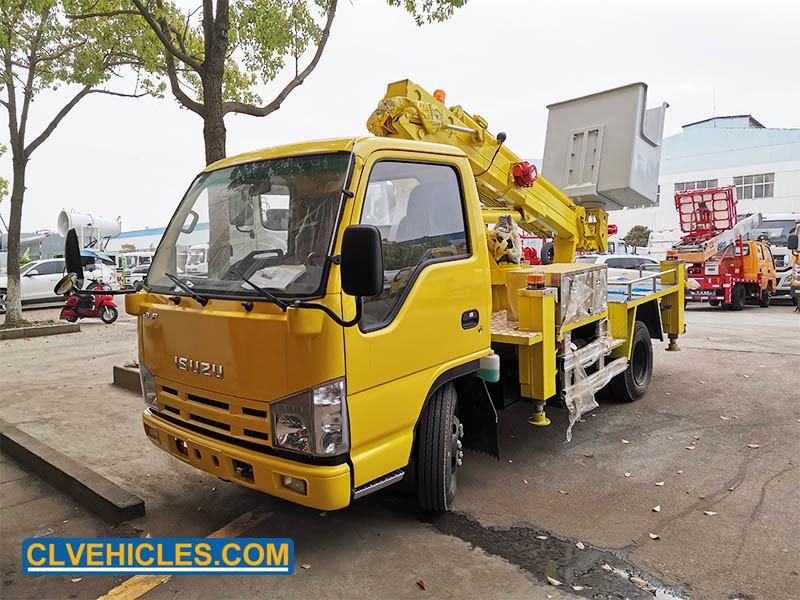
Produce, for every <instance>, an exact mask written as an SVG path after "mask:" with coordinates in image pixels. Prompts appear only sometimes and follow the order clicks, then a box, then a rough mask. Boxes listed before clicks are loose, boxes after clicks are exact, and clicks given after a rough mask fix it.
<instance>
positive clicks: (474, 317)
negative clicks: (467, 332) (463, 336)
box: [461, 308, 480, 329]
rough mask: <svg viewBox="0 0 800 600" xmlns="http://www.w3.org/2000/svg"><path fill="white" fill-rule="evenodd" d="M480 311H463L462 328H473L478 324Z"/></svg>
mask: <svg viewBox="0 0 800 600" xmlns="http://www.w3.org/2000/svg"><path fill="white" fill-rule="evenodd" d="M479 321H480V313H479V312H478V310H477V309H475V308H473V309H471V310H466V311H464V312H463V313H461V329H472V328H473V327H477V326H478V322H479Z"/></svg>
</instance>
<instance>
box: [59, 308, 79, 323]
mask: <svg viewBox="0 0 800 600" xmlns="http://www.w3.org/2000/svg"><path fill="white" fill-rule="evenodd" d="M61 318H62V319H64V320H65V321H67V322H68V323H75V322H76V321H77V320H78V313H76V312H75V311H73V310H71V311H69V312H66V313H65V312H62V313H61Z"/></svg>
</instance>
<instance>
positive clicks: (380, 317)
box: [345, 152, 491, 486]
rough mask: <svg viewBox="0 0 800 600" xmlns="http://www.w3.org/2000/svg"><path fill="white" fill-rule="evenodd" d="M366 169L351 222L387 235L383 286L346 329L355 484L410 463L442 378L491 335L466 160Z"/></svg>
mask: <svg viewBox="0 0 800 600" xmlns="http://www.w3.org/2000/svg"><path fill="white" fill-rule="evenodd" d="M363 173H364V175H363V176H362V178H361V181H360V183H359V190H358V193H357V195H356V197H357V198H359V199H360V200H361V201H360V202H358V203H356V205H355V207H354V208H355V210H354V213H353V217H352V222H353V223H362V224H369V225H374V226H376V227H378V229H379V230H380V232H381V238H382V240H383V261H384V289H383V292H382V293H381V294H379V295H378V296H375V297H370V298H365V299H364V315H363V318H362V321H361V323H360V324H359V326H356V327H351V328H348V329H346V332H345V355H346V373H347V394H348V405H349V410H350V428H351V444H352V452H351V458H352V460H353V464H354V467H355V484H356V486H358V485H361V484H363V483H366V482H368V481H371V480H372V479H375V478H377V477H379V476H381V475H384V474H386V473H387V472H390V471H392V470H393V469H397V468H400V467H402V466H404V465H406V464H407V463H408V460H409V454H410V451H411V443H412V440H413V430H414V425H415V423H416V421H417V418H418V416H419V414H420V411H421V409H422V406H423V404H424V402H425V399H426V397H427V395H428V392H429V391H430V389H431V387H432V386H433V385H434V382H435V381H436V380H437V378H440V380H441V378H442V377H446V375H445V373H446V372H448V371H449V370H451V369H458V368H461V369H467V370H468V369H469V368H471V367H474V366H475V364H476V363H475V361H477V360H478V359H479V358H480V357H481V356H483V355H485V354H487V353H488V352H489V347H490V335H491V334H490V320H491V285H490V280H489V268H488V255H487V253H486V246H485V244H486V242H485V234H484V233H483V223H482V219H481V214H480V207H479V202H478V198H477V191H476V190H475V186H474V185H473V184H472V180H471V177H472V172H471V170H470V169H469V165H468V163H467V162H466V159H464V158H458V157H453V156H440V155H427V154H425V155H421V154H418V153H413V152H407V153H396V152H393V153H391V154H388V153H385V152H380V153H375V154H373V155H371V156H370V157H369V159H368V160H367V162H366V165H365V169H364V171H363ZM465 182H467V183H468V184H469V186H468V187H467V186H465V185H464V183H465ZM345 312H347V313H349V314H352V312H351V311H350V310H346V311H345ZM465 364H466V367H465V366H464V365H465Z"/></svg>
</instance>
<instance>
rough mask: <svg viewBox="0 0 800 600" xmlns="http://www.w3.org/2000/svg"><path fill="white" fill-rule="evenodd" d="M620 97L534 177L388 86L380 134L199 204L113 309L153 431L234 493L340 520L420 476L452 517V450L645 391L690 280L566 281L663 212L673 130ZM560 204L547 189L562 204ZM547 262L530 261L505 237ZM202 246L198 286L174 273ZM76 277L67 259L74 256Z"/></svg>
mask: <svg viewBox="0 0 800 600" xmlns="http://www.w3.org/2000/svg"><path fill="white" fill-rule="evenodd" d="M645 97H646V86H644V84H633V85H630V86H625V87H623V88H618V89H616V90H611V91H609V92H603V93H600V94H595V95H592V96H587V97H584V98H580V99H577V100H572V101H568V102H564V103H560V104H556V105H552V106H550V107H548V108H549V109H550V117H549V123H548V134H547V136H548V139H547V144H546V150H545V158H544V165H543V172H545V173H547V174H548V177H549V179H545V178H544V177H542V176H541V175H539V174H538V173H537V171H536V169H535V167H533V165H530V164H529V163H527V162H525V161H523V160H522V159H521V158H519V157H518V156H516V155H515V154H514V153H512V152H511V151H510V150H508V148H507V147H506V146H505V144H504V142H505V139H506V135H505V134H502V133H501V134H497V135H492V134H490V133H489V131H488V125H487V123H486V121H485V120H484V119H482V118H481V117H479V116H477V115H470V114H469V113H467V112H466V111H464V110H463V109H462V108H460V107H451V108H448V107H446V106H445V104H444V94H443V93H442V92H439V91H437V92H436V93H435V95H430V94H428V93H427V92H425V91H424V90H423V89H422V88H420V87H419V86H417V85H415V84H413V83H411V82H409V81H401V82H397V83H393V84H390V85H389V87H388V90H387V94H386V97H385V98H384V99H383V100H382V101H381V102H380V104H379V106H378V108H377V109H376V111H375V112H374V113H373V115H372V116H371V117H370V119H369V122H368V128H369V129H370V131H371V132H372V133H373V134H375V135H373V136H371V137H357V138H347V139H336V140H327V141H316V142H308V143H299V144H293V145H289V146H282V147H277V148H271V149H267V150H259V151H256V152H252V153H248V154H242V155H239V156H235V157H232V158H227V159H225V160H222V161H220V162H218V163H215V164H212V165H210V166H209V167H208V168H207V169H206V170H205V171H204V172H203V173H201V174H200V175H199V176H198V177H197V178H196V179H195V181H194V182H193V183H192V185H191V186H190V188H189V190H188V191H187V193H186V195H185V197H184V198H183V200H182V201H181V203H180V205H179V206H178V209H177V211H176V213H175V215H174V217H173V218H172V220H171V222H170V224H169V226H168V227H167V229H166V231H165V233H164V236H163V239H162V241H161V243H160V245H159V247H158V250H157V252H156V254H155V256H154V258H153V262H152V266H151V268H150V271H149V273H148V276H147V279H146V282H145V285H144V288H143V289H142V290H140V291H139V292H137V293H133V294H130V295H128V296H127V297H126V310H127V311H128V312H129V313H130V314H132V315H136V316H137V317H138V340H139V369H140V373H141V383H142V392H143V395H144V401H145V410H144V430H145V433H146V435H147V437H148V438H149V439H150V440H151V441H152V442H153V443H154V444H155V445H157V446H159V447H160V448H161V449H162V450H164V451H165V452H168V453H170V454H171V455H173V456H174V457H175V458H177V459H179V460H181V461H184V462H185V463H187V464H189V465H192V466H194V467H196V468H198V469H202V470H203V471H206V472H208V473H211V474H214V475H217V476H219V477H221V478H223V479H225V480H230V481H234V482H236V483H239V484H241V485H243V486H247V487H250V488H255V489H258V490H260V491H262V492H265V493H267V494H271V495H274V496H278V497H280V498H284V499H287V500H290V501H293V502H297V503H299V504H303V505H306V506H310V507H315V508H317V509H326V510H331V509H339V508H343V507H346V506H348V505H349V504H350V503H351V502H352V501H353V500H354V499H357V498H360V497H362V496H364V495H366V494H369V493H371V492H373V491H376V490H378V489H381V488H383V487H385V486H387V485H390V484H393V483H395V482H397V481H399V480H401V479H402V478H403V477H404V476H405V475H407V474H408V475H411V474H413V477H414V480H415V482H416V483H415V485H416V489H417V496H418V500H419V503H420V506H421V507H422V508H423V509H426V510H430V511H443V510H447V509H448V508H449V507H450V506H451V504H452V502H453V498H454V496H455V493H456V477H457V473H458V471H459V468H460V467H461V466H462V463H463V461H464V449H465V448H473V449H477V450H481V451H485V452H488V453H490V454H493V455H496V456H498V458H499V452H500V449H499V444H498V432H497V411H498V410H499V409H502V408H504V407H506V406H508V405H509V404H510V403H512V402H516V401H525V402H529V403H530V406H531V414H530V423H531V424H532V425H546V424H548V423H549V420H548V418H547V416H546V414H545V406H546V404H547V403H548V402H550V403H555V404H557V405H561V406H566V408H567V409H568V411H569V415H570V423H573V422H574V421H575V420H577V418H579V417H580V415H581V414H582V413H583V412H585V411H587V410H591V408H593V407H595V406H596V404H595V403H594V402H595V401H594V396H595V393H597V392H598V391H600V390H601V389H606V390H607V391H608V392H609V393H610V394H613V395H615V396H616V397H618V398H621V399H623V400H629V401H631V400H635V399H637V398H639V397H641V396H642V395H643V394H644V393H645V392H646V390H647V387H648V385H649V383H650V378H651V373H652V367H653V352H652V341H651V340H653V339H656V340H665V338H667V339H668V341H669V344H670V346H671V347H676V344H675V341H676V339H677V336H678V335H679V334H681V333H683V329H684V324H683V296H684V272H683V265H682V263H680V262H679V261H666V262H663V263H662V264H661V271H660V272H655V273H654V272H638V271H620V272H613V270H608V271H607V270H606V268H605V267H604V266H596V265H585V264H575V262H574V259H575V254H576V252H577V251H581V250H585V251H595V252H596V251H603V250H604V248H605V243H606V235H607V216H606V213H605V209H606V208H609V207H616V206H634V205H643V204H647V203H649V202H652V201H654V200H655V194H656V180H657V175H658V162H659V156H660V141H661V135H662V132H663V114H664V109H665V108H666V105H663V106H662V107H659V108H656V109H650V110H647V109H646V106H645ZM559 188H560V189H559ZM518 228H521V229H523V230H525V231H528V232H531V233H534V234H537V235H540V236H542V237H544V238H548V239H551V240H553V242H554V246H555V261H556V262H555V263H554V264H552V265H527V264H525V263H524V262H522V261H520V258H519V254H520V253H519V248H518V244H519V241H518V238H519V236H518V233H517V229H518ZM197 244H207V246H208V249H207V269H206V270H205V272H189V271H187V270H185V269H182V268H181V266H180V265H181V261H180V259H179V257H180V256H181V255H185V253H186V252H187V251H188V248H190V247H192V246H195V245H197ZM68 254H69V252H68Z"/></svg>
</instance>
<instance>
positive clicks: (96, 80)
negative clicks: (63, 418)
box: [0, 0, 161, 327]
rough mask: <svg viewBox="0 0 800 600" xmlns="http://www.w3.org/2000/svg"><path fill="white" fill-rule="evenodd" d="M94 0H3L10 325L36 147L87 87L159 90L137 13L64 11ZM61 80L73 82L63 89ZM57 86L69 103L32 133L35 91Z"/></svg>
mask: <svg viewBox="0 0 800 600" xmlns="http://www.w3.org/2000/svg"><path fill="white" fill-rule="evenodd" d="M93 2H94V0H0V64H1V65H2V70H0V106H2V107H3V108H4V109H5V110H6V113H7V115H8V132H9V145H10V147H11V163H12V179H11V207H10V220H9V224H8V266H7V268H8V288H7V299H6V310H7V312H6V321H5V325H6V327H15V326H18V325H19V324H20V322H21V320H22V306H21V303H20V287H19V286H20V280H19V259H20V227H21V222H22V205H23V200H24V196H25V189H26V181H25V176H26V169H27V166H28V162H29V161H30V159H31V155H32V154H33V152H34V151H35V150H36V149H37V148H38V147H39V146H41V145H42V144H43V143H44V142H45V141H46V140H47V139H48V138H49V137H50V136H51V135H52V133H53V131H55V129H56V128H57V127H58V125H59V124H60V123H61V122H62V120H63V119H64V118H65V117H66V116H67V114H69V112H70V111H72V109H74V108H75V106H76V105H77V104H78V103H79V102H80V101H81V100H82V99H83V98H85V97H87V96H88V95H90V94H109V95H114V96H126V97H138V96H142V95H145V94H158V93H159V92H160V91H161V88H159V86H158V84H157V83H156V82H153V81H151V80H150V79H148V78H147V77H146V76H144V75H145V73H146V64H145V63H146V60H147V59H148V57H149V58H150V59H151V60H152V57H154V56H157V55H158V52H157V48H158V46H157V45H156V44H155V40H154V38H153V36H152V34H150V31H149V29H145V28H143V27H142V26H141V21H140V19H139V18H138V17H128V18H120V19H115V20H113V21H111V20H107V21H100V20H97V21H92V20H79V21H71V20H69V19H67V18H66V14H67V13H71V14H80V13H83V12H85V7H86V6H87V5H90V3H93ZM148 47H149V48H150V49H149V50H148ZM153 49H156V53H155V54H153ZM130 69H132V70H133V71H134V72H136V74H137V78H136V83H135V86H134V89H133V90H132V91H121V90H115V89H111V88H109V87H107V84H108V83H109V82H110V80H111V79H112V78H114V77H116V76H121V75H124V74H125V73H126V72H127V71H128V70H130ZM64 86H68V87H67V88H65V89H63V91H62V87H64ZM55 90H59V93H60V94H62V95H63V97H64V98H65V102H64V104H63V105H62V106H61V108H60V109H59V110H58V111H57V112H56V113H55V114H54V115H52V117H51V118H50V120H49V121H46V123H47V125H45V127H44V128H43V129H42V130H41V131H39V132H38V134H37V135H32V134H31V133H30V132H29V130H28V126H29V124H30V111H31V105H32V104H33V102H34V99H35V98H36V97H37V96H38V95H39V94H40V93H41V92H44V91H51V92H52V91H55Z"/></svg>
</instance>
